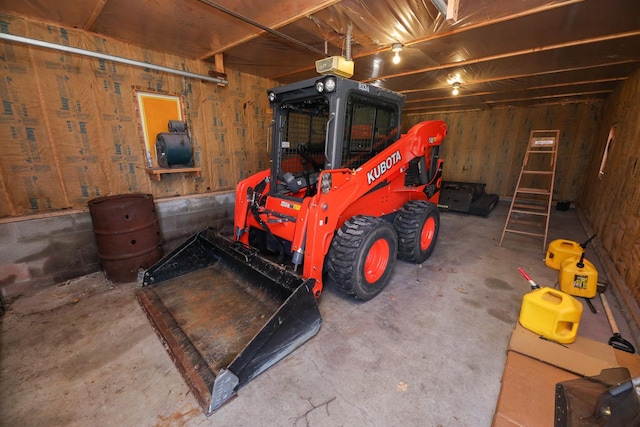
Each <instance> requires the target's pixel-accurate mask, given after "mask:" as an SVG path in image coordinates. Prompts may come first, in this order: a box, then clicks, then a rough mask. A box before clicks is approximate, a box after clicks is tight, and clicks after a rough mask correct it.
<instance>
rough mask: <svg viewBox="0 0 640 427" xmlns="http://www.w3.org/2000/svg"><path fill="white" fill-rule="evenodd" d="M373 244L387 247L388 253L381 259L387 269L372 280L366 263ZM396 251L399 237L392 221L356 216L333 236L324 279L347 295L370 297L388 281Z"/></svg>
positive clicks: (359, 297) (362, 298) (367, 298)
mask: <svg viewBox="0 0 640 427" xmlns="http://www.w3.org/2000/svg"><path fill="white" fill-rule="evenodd" d="M385 242H386V245H388V246H385ZM374 244H376V245H377V246H376V248H379V247H381V246H382V247H386V248H388V254H387V256H386V258H387V259H386V261H385V260H381V261H383V262H382V263H383V264H384V266H380V267H381V268H379V269H378V270H379V271H380V272H382V271H383V270H382V268H384V272H382V273H381V275H380V276H379V278H377V279H376V280H375V281H373V282H370V281H369V280H367V273H366V272H365V264H366V262H367V257H368V256H369V255H370V251H371V248H372V247H373V246H374ZM385 250H386V249H385ZM374 252H379V251H375V250H374ZM383 252H384V250H383ZM397 254H398V238H397V237H396V232H395V230H394V229H393V226H392V225H391V224H390V223H388V222H386V221H385V220H383V219H381V218H375V217H370V216H363V215H358V216H354V217H353V218H350V219H348V220H347V221H345V223H344V224H343V225H342V227H340V229H338V231H337V232H336V234H335V236H334V237H333V241H332V242H331V247H330V248H329V252H328V253H327V257H326V260H325V272H326V275H325V280H326V282H327V284H329V285H331V286H334V287H336V288H337V289H339V290H340V291H342V292H344V293H346V294H348V295H353V296H355V297H356V298H358V299H361V300H364V301H366V300H370V299H371V298H373V297H375V296H376V295H378V294H379V293H380V291H382V289H384V288H385V286H387V284H388V283H389V278H390V277H391V272H392V271H393V266H394V265H395V261H396V257H397ZM369 277H370V275H369Z"/></svg>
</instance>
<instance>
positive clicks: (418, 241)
mask: <svg viewBox="0 0 640 427" xmlns="http://www.w3.org/2000/svg"><path fill="white" fill-rule="evenodd" d="M393 226H394V228H395V229H396V233H398V258H400V259H401V260H403V261H409V262H415V263H416V264H420V263H423V262H424V261H426V260H427V258H429V257H430V256H431V253H432V252H433V248H434V247H435V245H436V240H437V239H438V231H439V229H440V212H439V211H438V207H437V206H436V205H434V204H433V203H430V202H427V201H425V200H411V201H409V202H407V203H405V204H404V206H402V208H401V209H400V211H399V212H398V215H396V219H395V220H394V221H393Z"/></svg>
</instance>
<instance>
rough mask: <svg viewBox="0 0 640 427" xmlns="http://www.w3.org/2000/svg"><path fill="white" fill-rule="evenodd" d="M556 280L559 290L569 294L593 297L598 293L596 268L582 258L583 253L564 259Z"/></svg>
mask: <svg viewBox="0 0 640 427" xmlns="http://www.w3.org/2000/svg"><path fill="white" fill-rule="evenodd" d="M558 281H559V283H560V290H561V291H562V292H566V293H568V294H569V295H573V296H576V297H584V298H593V297H595V296H596V294H597V293H598V270H596V267H595V266H594V265H593V264H592V263H591V262H590V261H589V260H587V259H585V258H584V253H583V254H582V255H580V256H578V257H573V258H568V259H566V260H564V262H563V263H562V267H561V268H560V273H559V274H558Z"/></svg>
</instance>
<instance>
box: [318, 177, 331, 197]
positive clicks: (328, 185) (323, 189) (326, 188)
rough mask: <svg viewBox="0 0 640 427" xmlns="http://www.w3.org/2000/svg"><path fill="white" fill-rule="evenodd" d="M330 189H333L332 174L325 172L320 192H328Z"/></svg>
mask: <svg viewBox="0 0 640 427" xmlns="http://www.w3.org/2000/svg"><path fill="white" fill-rule="evenodd" d="M329 190H331V174H330V173H325V174H323V175H322V180H321V181H320V192H322V194H327V193H328V192H329Z"/></svg>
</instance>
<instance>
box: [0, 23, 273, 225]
mask: <svg viewBox="0 0 640 427" xmlns="http://www.w3.org/2000/svg"><path fill="white" fill-rule="evenodd" d="M0 18H1V19H2V21H3V22H5V23H6V28H7V29H8V31H9V33H11V34H16V35H21V36H26V37H32V38H35V39H39V40H45V41H48V42H52V43H57V44H62V45H70V46H74V47H79V48H83V49H87V50H90V51H98V52H104V53H107V54H110V55H116V56H121V57H125V58H130V59H134V60H138V61H147V62H150V63H154V64H158V65H162V66H165V67H170V68H175V69H181V70H187V71H191V72H194V73H199V74H205V75H206V74H207V73H208V71H209V68H210V67H211V66H212V65H211V64H205V63H203V62H201V61H196V60H187V59H184V58H181V57H179V56H175V55H169V54H166V53H163V52H158V51H152V50H148V49H143V48H140V47H137V46H133V45H128V44H125V43H122V42H120V41H117V40H111V39H105V38H101V37H96V36H94V35H92V34H90V33H87V32H83V31H80V30H76V29H68V28H61V27H56V26H51V25H44V24H40V23H35V22H30V21H28V20H25V19H23V18H19V17H14V16H9V15H1V16H0ZM0 65H2V66H1V67H0V82H1V83H0V96H1V97H2V102H3V109H4V114H3V115H2V116H1V117H0V148H1V149H2V152H3V156H2V157H1V158H0V185H1V186H2V190H3V197H2V198H0V217H11V216H20V215H29V214H35V213H44V212H52V211H56V210H61V209H69V208H85V207H86V204H87V202H88V201H89V200H91V199H92V198H95V197H99V196H105V195H112V194H122V193H131V192H145V193H151V194H153V195H154V196H155V197H157V198H161V197H173V196H178V195H191V194H201V193H206V192H214V191H228V190H232V189H233V188H234V187H235V185H236V183H237V182H238V180H239V179H241V178H242V177H246V176H248V175H249V174H252V173H255V172H256V171H257V170H260V169H264V168H266V167H268V155H267V154H266V151H265V149H264V147H265V146H266V140H265V136H266V128H267V125H268V123H269V121H270V109H269V104H268V101H267V99H266V90H267V88H269V87H272V86H275V85H276V84H275V83H274V82H272V81H270V80H267V79H264V78H259V77H254V76H250V75H245V74H241V73H238V72H234V71H232V70H227V71H228V72H229V85H228V86H226V87H222V86H218V85H216V84H215V83H210V82H202V81H198V80H194V79H189V78H184V77H180V76H175V75H171V74H167V73H163V72H159V71H155V70H150V69H145V68H137V67H132V66H128V65H124V64H119V63H113V62H110V61H104V60H99V59H95V58H88V57H84V56H80V55H75V54H66V53H62V52H58V51H52V50H46V49H42V48H37V47H29V46H26V45H21V44H17V43H9V42H2V43H0ZM137 90H144V91H148V92H152V93H159V94H164V95H177V96H179V97H180V98H181V101H182V103H183V110H184V119H185V120H186V121H187V122H188V124H189V128H190V129H191V136H192V142H193V144H194V154H195V161H196V166H197V167H201V168H202V171H203V172H202V174H201V176H200V177H193V176H190V175H185V174H166V175H163V177H162V180H161V181H151V180H150V179H149V176H148V175H147V173H146V172H145V170H144V168H145V166H146V156H145V150H144V145H143V138H142V132H141V126H140V119H139V117H138V116H137V110H136V104H137V101H136V97H135V94H136V91H137Z"/></svg>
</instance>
